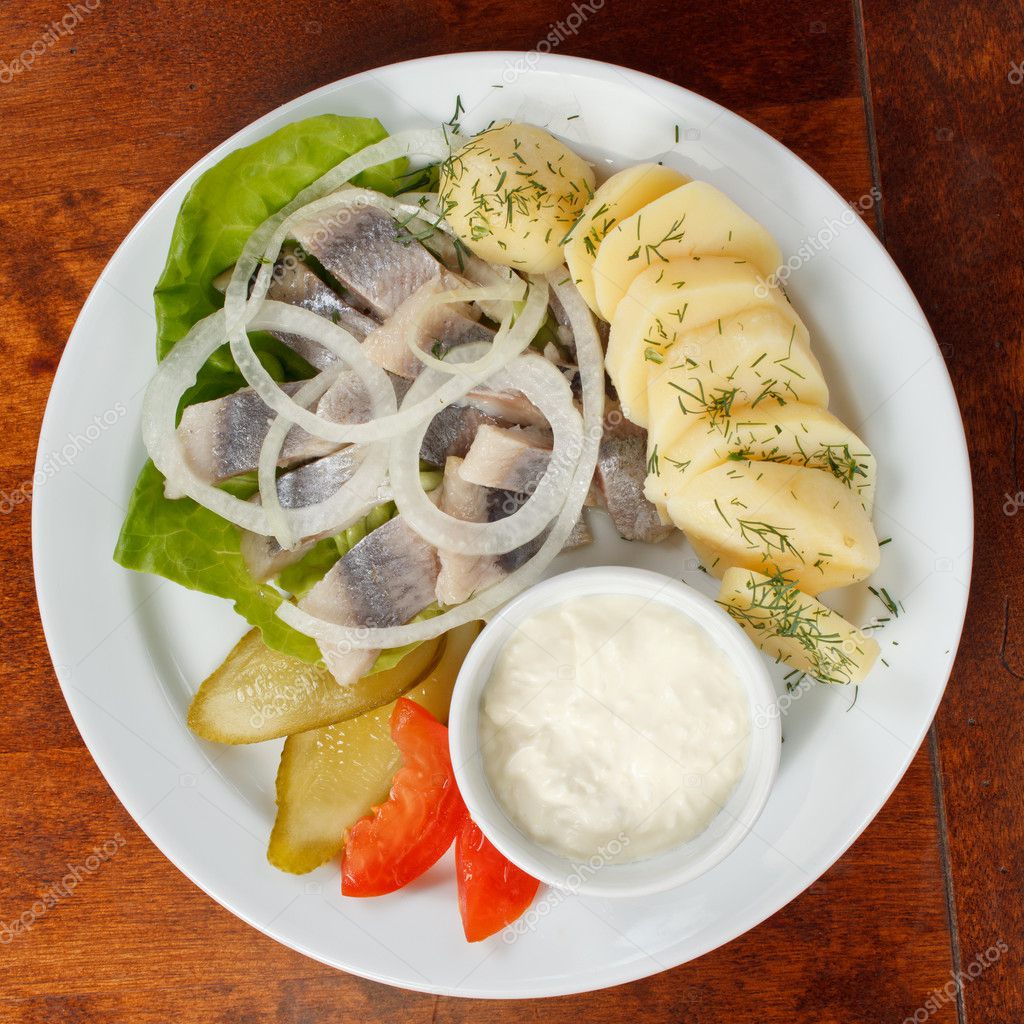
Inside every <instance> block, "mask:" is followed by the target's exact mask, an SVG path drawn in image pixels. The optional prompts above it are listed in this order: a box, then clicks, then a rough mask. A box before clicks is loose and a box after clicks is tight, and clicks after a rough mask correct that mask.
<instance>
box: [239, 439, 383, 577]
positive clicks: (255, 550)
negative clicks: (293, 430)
mask: <svg viewBox="0 0 1024 1024" xmlns="http://www.w3.org/2000/svg"><path fill="white" fill-rule="evenodd" d="M362 459H363V453H362V449H360V448H359V447H358V446H355V445H350V446H348V447H346V448H342V449H341V451H338V452H335V453H334V454H333V455H325V456H324V457H323V458H321V459H316V460H315V461H314V462H307V463H306V464H305V465H303V466H299V467H297V468H296V469H292V470H289V471H288V472H287V473H282V474H281V475H280V476H279V477H278V478H277V497H278V501H279V502H280V503H281V507H282V508H287V509H293V508H306V507H308V506H309V505H316V504H318V503H319V502H321V501H326V500H327V499H328V498H329V497H331V495H333V494H335V493H337V491H338V488H339V487H341V486H342V485H343V484H345V483H347V482H348V481H349V480H350V479H351V478H352V477H353V476H354V475H355V472H356V470H357V469H358V468H359V465H360V463H361V462H362ZM252 500H253V501H259V500H260V499H259V495H254V497H253V499H252ZM241 533H242V540H241V549H242V557H243V558H244V559H245V564H246V566H247V567H248V569H249V572H250V573H251V574H252V577H253V579H255V580H257V581H258V582H260V583H262V582H265V581H266V580H269V579H272V578H273V577H274V576H277V575H278V573H280V572H282V571H283V570H284V569H286V568H287V567H288V566H289V565H293V564H294V563H295V562H297V561H298V560H299V559H300V558H302V556H303V555H305V554H306V553H307V552H308V551H309V550H310V549H311V548H312V547H313V545H314V544H316V542H317V541H318V540H320V537H319V536H317V537H310V538H308V539H305V540H303V541H302V542H300V543H299V544H297V545H296V546H295V547H293V548H282V547H281V545H280V544H278V542H277V538H276V537H265V536H263V535H261V534H258V533H251V532H250V531H248V530H242V531H241Z"/></svg>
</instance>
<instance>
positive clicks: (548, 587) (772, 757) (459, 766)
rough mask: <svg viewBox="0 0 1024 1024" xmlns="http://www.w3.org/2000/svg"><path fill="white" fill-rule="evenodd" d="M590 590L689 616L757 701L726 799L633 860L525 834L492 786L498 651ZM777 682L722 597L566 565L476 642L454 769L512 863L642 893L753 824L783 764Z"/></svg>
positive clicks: (655, 579)
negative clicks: (559, 846)
mask: <svg viewBox="0 0 1024 1024" xmlns="http://www.w3.org/2000/svg"><path fill="white" fill-rule="evenodd" d="M589 594H622V595H631V596H638V597H646V598H650V599H651V600H654V601H658V602H660V603H661V604H665V605H668V606H669V607H671V608H674V609H676V610H678V611H680V612H683V613H684V614H685V615H687V616H688V617H689V618H690V619H691V620H692V621H694V622H695V623H696V624H697V625H698V626H700V627H701V628H703V629H704V630H705V631H706V632H707V633H708V635H709V636H710V637H711V638H712V639H713V640H714V641H715V643H716V644H717V645H718V646H719V647H720V648H721V649H722V650H723V651H724V652H725V654H726V655H727V656H728V658H729V659H730V660H731V661H732V664H733V667H734V668H735V670H736V675H737V677H738V678H739V680H740V682H741V684H742V686H743V688H744V690H745V691H746V695H747V699H748V701H749V705H750V723H751V736H750V752H749V756H748V758H747V767H746V770H745V772H744V774H743V776H742V777H741V779H740V781H739V783H738V784H737V786H736V789H735V790H734V791H733V793H732V796H731V797H730V798H729V800H728V802H727V803H726V805H725V807H724V808H723V809H722V810H721V811H720V812H719V813H718V814H717V815H716V816H715V818H714V819H712V821H711V824H710V825H709V826H708V828H707V829H706V830H705V831H704V832H702V833H701V834H700V835H699V836H696V837H695V838H694V839H692V840H690V841H689V842H686V843H683V844H681V845H679V846H676V847H673V848H672V849H670V850H667V851H666V852H664V853H660V854H657V855H656V856H653V857H647V858H644V859H642V860H636V861H632V862H629V863H621V864H619V863H613V864H608V863H599V862H598V860H597V858H594V861H593V862H582V863H581V862H577V861H573V860H570V859H569V858H567V857H564V856H562V855H560V854H558V853H556V852H554V851H552V850H550V849H548V848H547V847H545V846H542V845H540V844H539V843H537V842H535V841H534V840H532V839H530V838H529V837H528V836H526V835H525V834H524V833H523V832H522V831H521V830H520V829H519V828H518V827H517V826H516V825H515V824H513V822H512V821H511V820H510V819H509V817H508V816H507V814H506V813H505V811H504V809H503V808H502V806H501V804H500V803H499V802H498V800H497V799H496V798H495V796H494V794H493V792H492V791H491V787H490V784H489V783H488V781H487V776H486V773H485V771H484V767H483V760H482V757H481V753H480V743H479V735H480V734H479V721H480V703H481V698H482V696H483V693H484V689H485V687H486V686H487V683H488V681H489V680H490V677H491V672H492V670H493V667H494V662H495V659H496V658H497V656H498V654H499V652H500V651H501V649H502V648H503V647H504V645H505V644H506V642H507V641H508V640H509V638H510V637H511V635H512V634H513V632H514V631H515V629H516V627H517V626H518V624H519V623H521V622H523V621H524V620H525V619H527V618H529V617H530V616H532V615H534V614H536V613H537V612H539V611H543V609H545V608H550V607H552V606H554V605H557V604H561V603H562V602H563V601H566V600H569V599H571V598H575V597H582V596H585V595H589ZM775 703H776V696H775V689H774V687H773V686H772V682H771V679H770V677H769V675H768V671H767V669H766V667H765V664H764V659H763V658H762V657H761V655H760V654H759V653H758V652H757V650H756V649H755V647H754V645H753V644H752V643H751V642H750V640H749V639H748V638H747V636H746V635H745V634H744V632H743V630H742V629H740V627H739V626H738V625H737V624H736V623H735V622H733V620H732V619H731V618H730V617H729V615H728V614H727V613H726V612H725V611H723V610H722V609H721V608H720V607H718V606H717V605H716V604H715V602H714V601H712V600H710V599H709V598H707V597H705V596H704V595H703V594H699V593H698V592H697V591H696V590H693V589H691V588H690V587H688V586H686V584H685V583H680V582H679V581H678V580H675V579H671V578H670V577H668V576H663V575H661V574H660V573H656V572H648V571H646V570H643V569H633V568H628V567H624V566H603V567H600V568H592V569H578V570H576V571H575V572H568V573H563V574H562V575H560V576H555V577H552V578H551V579H549V580H545V581H544V582H543V583H539V584H537V586H535V587H531V588H530V589H529V590H527V591H525V592H523V593H522V594H520V595H519V596H518V597H517V598H516V599H515V600H513V601H511V602H510V603H509V604H508V605H506V606H505V608H504V609H502V611H501V612H500V613H499V614H498V615H497V616H495V618H494V619H493V620H492V621H491V622H490V623H489V624H488V625H487V627H486V628H485V629H484V630H483V632H482V633H481V634H480V636H479V638H478V639H477V641H476V643H474V644H473V647H472V648H471V650H470V652H469V655H468V657H467V658H466V660H465V662H464V663H463V665H462V670H461V671H460V672H459V678H458V681H457V682H456V684H455V693H454V696H453V698H452V707H451V716H450V719H449V736H450V743H451V752H452V762H453V765H454V768H455V776H456V778H457V780H458V783H459V789H460V790H461V791H462V795H463V798H464V799H465V801H466V805H467V807H468V808H469V812H470V814H471V815H472V817H473V820H474V821H475V822H476V823H477V824H478V825H479V826H480V828H481V829H482V831H483V832H484V834H485V835H486V836H487V838H488V839H490V841H491V842H492V843H493V844H494V845H495V846H496V847H497V848H498V849H499V850H500V851H501V852H502V853H503V854H504V855H505V856H506V857H508V859H509V860H511V861H512V862H513V863H514V864H517V865H518V866H519V867H521V868H522V869H523V870H524V871H527V872H529V873H530V874H531V875H533V876H534V877H535V878H539V879H540V880H541V881H542V882H546V883H548V884H549V885H553V886H555V887H557V888H559V889H565V890H571V891H573V892H579V893H584V894H588V895H593V896H643V895H649V894H651V893H656V892H664V891H665V890H667V889H673V888H675V887H677V886H680V885H683V884H685V883H686V882H689V881H691V880H692V879H694V878H696V877H697V876H698V875H701V874H703V873H704V872H706V871H708V870H710V869H711V868H713V867H714V866H715V865H716V864H718V863H719V862H720V861H722V860H724V859H725V857H727V856H728V855H729V854H730V853H731V852H732V851H733V850H734V849H735V848H736V847H737V846H738V845H739V844H740V842H741V841H742V840H743V838H744V836H746V834H747V833H748V832H749V831H750V830H751V828H753V826H754V823H755V822H756V821H757V818H758V816H759V815H760V813H761V811H762V809H763V808H764V805H765V803H766V802H767V800H768V794H769V793H770V791H771V788H772V784H773V782H774V781H775V775H776V772H777V771H778V766H779V755H780V751H781V743H782V736H781V728H780V724H779V715H777V714H772V713H771V710H770V709H771V708H772V706H773V705H775Z"/></svg>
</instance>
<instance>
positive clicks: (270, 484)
mask: <svg viewBox="0 0 1024 1024" xmlns="http://www.w3.org/2000/svg"><path fill="white" fill-rule="evenodd" d="M344 368H345V364H344V363H336V364H335V365H334V366H329V367H328V368H327V369H326V370H324V371H323V373H320V374H318V375H317V376H316V377H314V378H313V379H312V380H309V381H307V382H306V383H305V384H303V385H302V387H301V388H299V390H298V391H297V392H296V394H295V401H296V402H297V403H298V404H299V405H302V406H308V405H312V404H313V403H314V402H317V401H319V400H320V399H321V398H322V397H323V395H324V392H325V391H327V389H328V388H329V387H330V386H331V385H332V384H334V382H335V381H337V379H338V377H339V376H340V375H341V372H342V370H344ZM292 426H293V423H292V421H291V420H289V419H288V417H287V416H275V417H274V420H273V422H272V423H271V424H270V429H269V430H268V431H267V436H266V437H265V438H264V439H263V445H262V447H261V448H260V458H259V463H258V465H257V469H256V479H257V480H258V482H259V487H260V503H261V504H262V505H263V508H264V509H265V510H266V513H267V525H268V526H269V527H270V529H271V530H272V531H273V535H274V539H275V540H276V541H277V543H278V544H280V545H281V547H282V548H286V549H287V548H291V547H292V546H293V545H294V543H295V541H296V540H301V538H298V537H295V536H293V535H292V531H291V527H290V526H289V523H288V517H287V516H286V515H285V513H284V509H283V508H282V507H281V498H280V496H279V495H278V493H277V463H278V460H279V459H280V458H281V449H282V447H284V441H285V438H286V437H287V436H288V431H289V430H291V429H292Z"/></svg>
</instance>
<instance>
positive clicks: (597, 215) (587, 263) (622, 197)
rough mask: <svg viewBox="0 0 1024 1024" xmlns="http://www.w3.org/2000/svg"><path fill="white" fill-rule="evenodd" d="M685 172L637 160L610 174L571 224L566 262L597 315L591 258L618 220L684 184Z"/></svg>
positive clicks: (577, 285)
mask: <svg viewBox="0 0 1024 1024" xmlns="http://www.w3.org/2000/svg"><path fill="white" fill-rule="evenodd" d="M689 180H690V179H689V178H688V177H687V176H686V175H685V174H680V173H679V172H678V171H674V170H672V168H671V167H665V166H664V165H662V164H636V165H635V166H633V167H627V168H626V169H625V170H623V171H619V172H618V174H613V175H612V176H611V177H610V178H609V179H608V180H607V181H606V182H604V183H603V184H602V185H600V186H599V187H598V189H597V191H596V192H595V193H594V198H593V199H591V200H590V202H589V203H587V206H586V209H584V211H583V213H582V215H581V216H580V218H579V220H578V221H577V222H576V223H575V224H574V225H573V227H572V229H571V230H570V231H569V234H568V241H566V243H565V262H566V263H567V264H568V265H569V273H570V274H571V275H572V279H573V282H574V283H575V285H576V287H577V288H578V289H579V291H580V294H581V295H582V296H583V298H584V299H585V300H586V303H587V305H588V306H589V307H590V308H591V310H593V312H594V313H596V314H597V315H598V316H600V315H601V310H600V309H599V308H598V305H597V295H596V294H595V292H594V261H595V260H596V259H597V254H598V251H599V250H600V248H601V242H602V241H603V239H604V237H605V235H607V234H608V232H609V231H611V230H612V228H614V227H615V225H616V224H618V223H619V221H621V220H623V219H624V218H626V217H631V216H632V215H633V214H634V213H636V212H637V211H638V210H641V209H643V208H644V207H645V206H646V205H647V204H648V203H650V202H653V201H654V200H655V199H658V198H660V197H661V196H663V195H665V193H667V192H671V191H672V190H673V189H675V188H678V187H679V186H680V185H685V184H686V183H687V182H688V181H689Z"/></svg>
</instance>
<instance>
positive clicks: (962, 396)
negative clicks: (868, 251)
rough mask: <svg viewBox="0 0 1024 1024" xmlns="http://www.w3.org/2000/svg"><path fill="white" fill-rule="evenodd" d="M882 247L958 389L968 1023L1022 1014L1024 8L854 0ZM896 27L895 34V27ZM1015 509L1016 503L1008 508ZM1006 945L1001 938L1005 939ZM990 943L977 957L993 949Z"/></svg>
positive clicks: (945, 767)
mask: <svg viewBox="0 0 1024 1024" xmlns="http://www.w3.org/2000/svg"><path fill="white" fill-rule="evenodd" d="M865 24H866V30H867V42H868V52H869V54H870V58H871V76H872V80H873V82H874V114H875V120H876V126H877V134H878V148H879V165H880V169H881V178H882V191H883V195H884V222H885V231H886V241H887V243H888V246H889V249H890V251H891V252H892V254H893V256H894V257H895V259H896V261H897V263H898V264H899V265H900V268H901V269H902V270H903V272H904V274H905V275H906V276H907V279H908V280H909V281H910V283H911V285H912V286H913V288H914V291H915V292H916V293H917V295H918V297H919V298H920V299H921V303H922V306H923V307H924V311H925V313H926V314H927V316H928V319H929V321H930V322H931V324H932V327H933V328H934V330H935V333H936V335H937V336H938V338H939V341H940V343H941V344H942V346H943V351H944V353H945V354H946V361H947V364H948V366H949V370H950V374H951V375H952V377H953V382H954V384H955V386H956V391H957V396H958V398H959V400H960V409H961V412H962V413H963V417H964V423H965V426H966V429H967V440H968V446H969V448H970V452H971V463H972V467H973V475H974V507H975V515H976V536H977V545H976V548H975V562H974V585H973V587H972V589H971V597H970V608H969V611H968V618H967V625H966V627H965V630H964V636H963V641H962V644H961V648H960V656H959V658H958V659H957V665H956V670H955V672H954V674H953V678H952V680H951V682H950V686H949V690H948V692H947V694H946V699H945V701H944V702H943V705H942V707H941V709H940V711H939V716H938V719H937V724H936V728H937V734H938V738H939V752H940V765H941V777H942V787H943V792H944V796H945V808H946V817H947V821H948V826H949V850H950V860H951V866H952V893H953V897H954V899H955V903H956V917H957V922H958V931H959V950H960V959H961V961H962V962H961V964H959V965H958V970H964V971H967V972H968V978H969V979H970V978H971V976H972V975H973V974H976V973H977V969H976V968H974V969H972V968H971V967H970V965H971V963H972V962H973V961H975V960H976V958H977V957H978V956H979V955H981V956H983V957H984V956H985V954H986V952H988V951H990V950H991V949H992V948H993V947H995V948H996V949H998V950H999V951H1000V956H999V959H998V961H997V962H996V963H994V964H991V965H988V966H987V968H986V969H985V970H984V972H983V973H981V974H980V975H979V976H978V977H976V978H974V979H973V980H967V981H966V982H965V984H964V988H963V997H962V998H963V1003H964V1011H965V1017H966V1019H967V1020H968V1021H986V1022H990V1024H1002V1022H1006V1024H1010V1022H1014V1024H1016V1022H1018V1021H1020V1020H1021V1014H1022V1009H1024V898H1022V896H1024V852H1022V847H1021V842H1020V838H1021V835H1022V834H1024V789H1022V786H1021V778H1022V775H1024V728H1022V721H1024V593H1022V585H1021V578H1022V573H1024V507H1022V508H1020V509H1018V508H1016V507H1015V504H1014V503H1013V501H1012V499H1014V498H1016V496H1017V495H1018V494H1019V493H1020V492H1021V489H1022V487H1024V478H1022V476H1021V473H1022V469H1024V433H1021V426H1022V425H1024V424H1022V422H1021V421H1022V420H1024V376H1022V370H1024V345H1022V326H1021V325H1022V323H1024V264H1022V260H1021V257H1022V253H1024V189H1022V187H1021V157H1022V146H1021V131H1022V127H1024V82H1022V77H1024V76H1022V73H1021V68H1022V63H1021V62H1022V60H1024V10H1022V8H1021V5H1020V4H1019V3H1015V2H1009V0H1007V2H989V0H986V2H984V3H982V2H976V3H966V4H960V5H957V9H956V12H955V15H951V11H950V6H949V5H948V4H944V3H941V2H929V0H924V2H919V3H915V4H914V5H912V6H908V5H906V4H901V3H893V2H886V0H867V2H866V3H865ZM896 24H898V25H899V26H900V31H899V32H898V33H895V32H893V26H894V25H896ZM1021 505H1022V506H1024V501H1022V502H1021ZM1003 946H1005V949H1004V948H1003ZM992 955H993V954H992V953H991V952H989V959H991V957H992Z"/></svg>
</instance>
